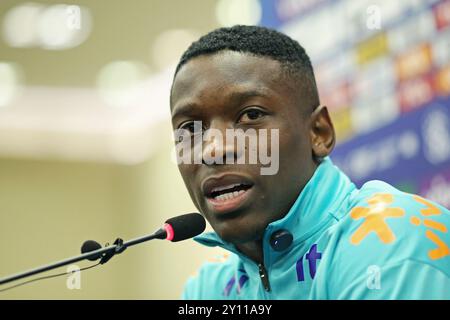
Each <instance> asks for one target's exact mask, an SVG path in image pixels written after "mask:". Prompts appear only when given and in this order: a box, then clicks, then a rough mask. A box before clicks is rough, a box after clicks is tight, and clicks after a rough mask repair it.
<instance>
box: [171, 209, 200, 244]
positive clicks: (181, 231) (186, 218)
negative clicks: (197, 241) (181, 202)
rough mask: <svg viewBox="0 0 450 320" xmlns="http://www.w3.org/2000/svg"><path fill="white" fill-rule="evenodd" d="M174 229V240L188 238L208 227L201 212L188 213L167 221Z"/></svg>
mask: <svg viewBox="0 0 450 320" xmlns="http://www.w3.org/2000/svg"><path fill="white" fill-rule="evenodd" d="M166 223H167V224H169V225H170V226H171V227H172V229H173V233H174V234H173V238H172V240H171V241H172V242H177V241H182V240H186V239H189V238H192V237H195V236H197V235H199V234H200V233H202V232H203V231H204V230H205V228H206V222H205V218H203V216H202V215H201V214H199V213H187V214H183V215H181V216H178V217H173V218H170V219H169V220H167V221H166Z"/></svg>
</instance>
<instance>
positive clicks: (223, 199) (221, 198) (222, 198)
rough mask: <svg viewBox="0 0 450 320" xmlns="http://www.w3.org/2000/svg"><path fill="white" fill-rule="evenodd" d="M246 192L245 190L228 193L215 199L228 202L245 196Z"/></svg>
mask: <svg viewBox="0 0 450 320" xmlns="http://www.w3.org/2000/svg"><path fill="white" fill-rule="evenodd" d="M244 192H245V190H239V191H234V192H227V193H224V194H221V195H219V196H216V197H214V199H215V200H219V201H226V200H230V199H233V198H236V197H237V196H239V195H241V194H243V193H244Z"/></svg>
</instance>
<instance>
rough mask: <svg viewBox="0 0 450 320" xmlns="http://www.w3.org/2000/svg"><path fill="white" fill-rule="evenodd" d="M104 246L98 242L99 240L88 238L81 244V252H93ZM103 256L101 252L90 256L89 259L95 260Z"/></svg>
mask: <svg viewBox="0 0 450 320" xmlns="http://www.w3.org/2000/svg"><path fill="white" fill-rule="evenodd" d="M101 247H102V246H101V245H100V243H98V242H97V241H94V240H86V241H85V242H84V243H83V245H82V246H81V253H87V252H91V251H95V250H98V249H100V248H101ZM100 257H101V254H98V255H95V256H92V257H90V258H88V260H90V261H95V260H97V259H98V258H100Z"/></svg>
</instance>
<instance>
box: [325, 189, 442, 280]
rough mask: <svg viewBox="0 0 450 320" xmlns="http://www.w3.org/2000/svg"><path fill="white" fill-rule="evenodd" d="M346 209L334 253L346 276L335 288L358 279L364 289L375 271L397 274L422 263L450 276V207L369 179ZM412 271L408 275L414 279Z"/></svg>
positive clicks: (343, 276)
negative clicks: (368, 278)
mask: <svg viewBox="0 0 450 320" xmlns="http://www.w3.org/2000/svg"><path fill="white" fill-rule="evenodd" d="M345 210H346V215H345V216H344V217H343V218H342V219H341V221H340V222H339V227H338V232H336V233H335V237H334V242H335V243H334V245H333V246H332V248H333V249H332V252H330V253H329V255H330V256H332V259H333V260H334V266H335V267H334V269H335V270H334V271H333V272H339V273H340V274H341V275H342V277H340V279H339V283H336V287H340V288H341V289H342V285H346V284H347V285H348V284H349V283H351V282H354V281H355V280H356V279H360V282H361V286H362V287H365V286H366V282H365V281H366V278H367V276H368V275H370V274H371V273H373V272H374V270H375V271H376V270H379V271H380V272H383V270H385V271H387V270H390V272H393V270H400V269H399V268H397V267H398V266H406V265H410V266H413V265H414V266H415V268H416V267H417V265H422V266H423V267H424V269H427V270H429V271H430V272H431V273H433V272H434V273H435V274H436V276H438V274H439V276H442V275H445V276H446V277H450V271H449V270H450V251H449V245H450V233H449V230H448V229H449V228H450V212H449V210H448V209H446V208H444V207H443V206H441V205H439V204H437V203H435V202H433V201H430V200H428V199H424V198H422V197H420V196H417V195H413V194H408V193H404V192H402V191H400V190H398V189H396V188H394V187H392V186H390V185H389V184H387V183H384V182H382V181H370V182H368V183H366V184H364V185H363V186H362V187H361V189H359V190H355V192H353V193H352V194H351V196H350V198H349V201H348V203H347V206H346V208H345ZM394 266H397V267H394ZM396 268H397V269H396ZM338 269H339V270H338ZM337 270H338V271H337ZM402 270H403V271H402V272H403V274H402V276H405V273H404V269H402ZM411 270H412V269H411ZM412 273H413V272H410V273H409V274H408V273H406V276H407V277H411V279H414V276H415V275H414V274H412ZM328 276H329V275H328ZM390 277H391V278H392V281H395V279H398V278H396V276H395V275H394V276H392V275H391V276H390ZM333 278H334V277H333ZM385 279H387V278H385ZM386 281H387V280H386Z"/></svg>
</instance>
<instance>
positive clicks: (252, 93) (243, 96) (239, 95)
mask: <svg viewBox="0 0 450 320" xmlns="http://www.w3.org/2000/svg"><path fill="white" fill-rule="evenodd" d="M267 91H268V89H259V90H257V89H251V90H246V91H234V92H232V93H230V94H229V95H228V96H227V97H226V99H228V100H231V101H236V102H238V103H242V101H245V100H247V99H250V98H253V97H262V98H269V97H270V95H269V94H268V92H267ZM197 107H199V105H198V104H197V103H195V102H188V103H185V104H182V105H181V106H179V107H178V106H176V107H175V108H174V109H173V110H172V119H173V118H175V117H176V116H179V115H183V114H189V112H190V111H191V110H192V109H193V108H197Z"/></svg>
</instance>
